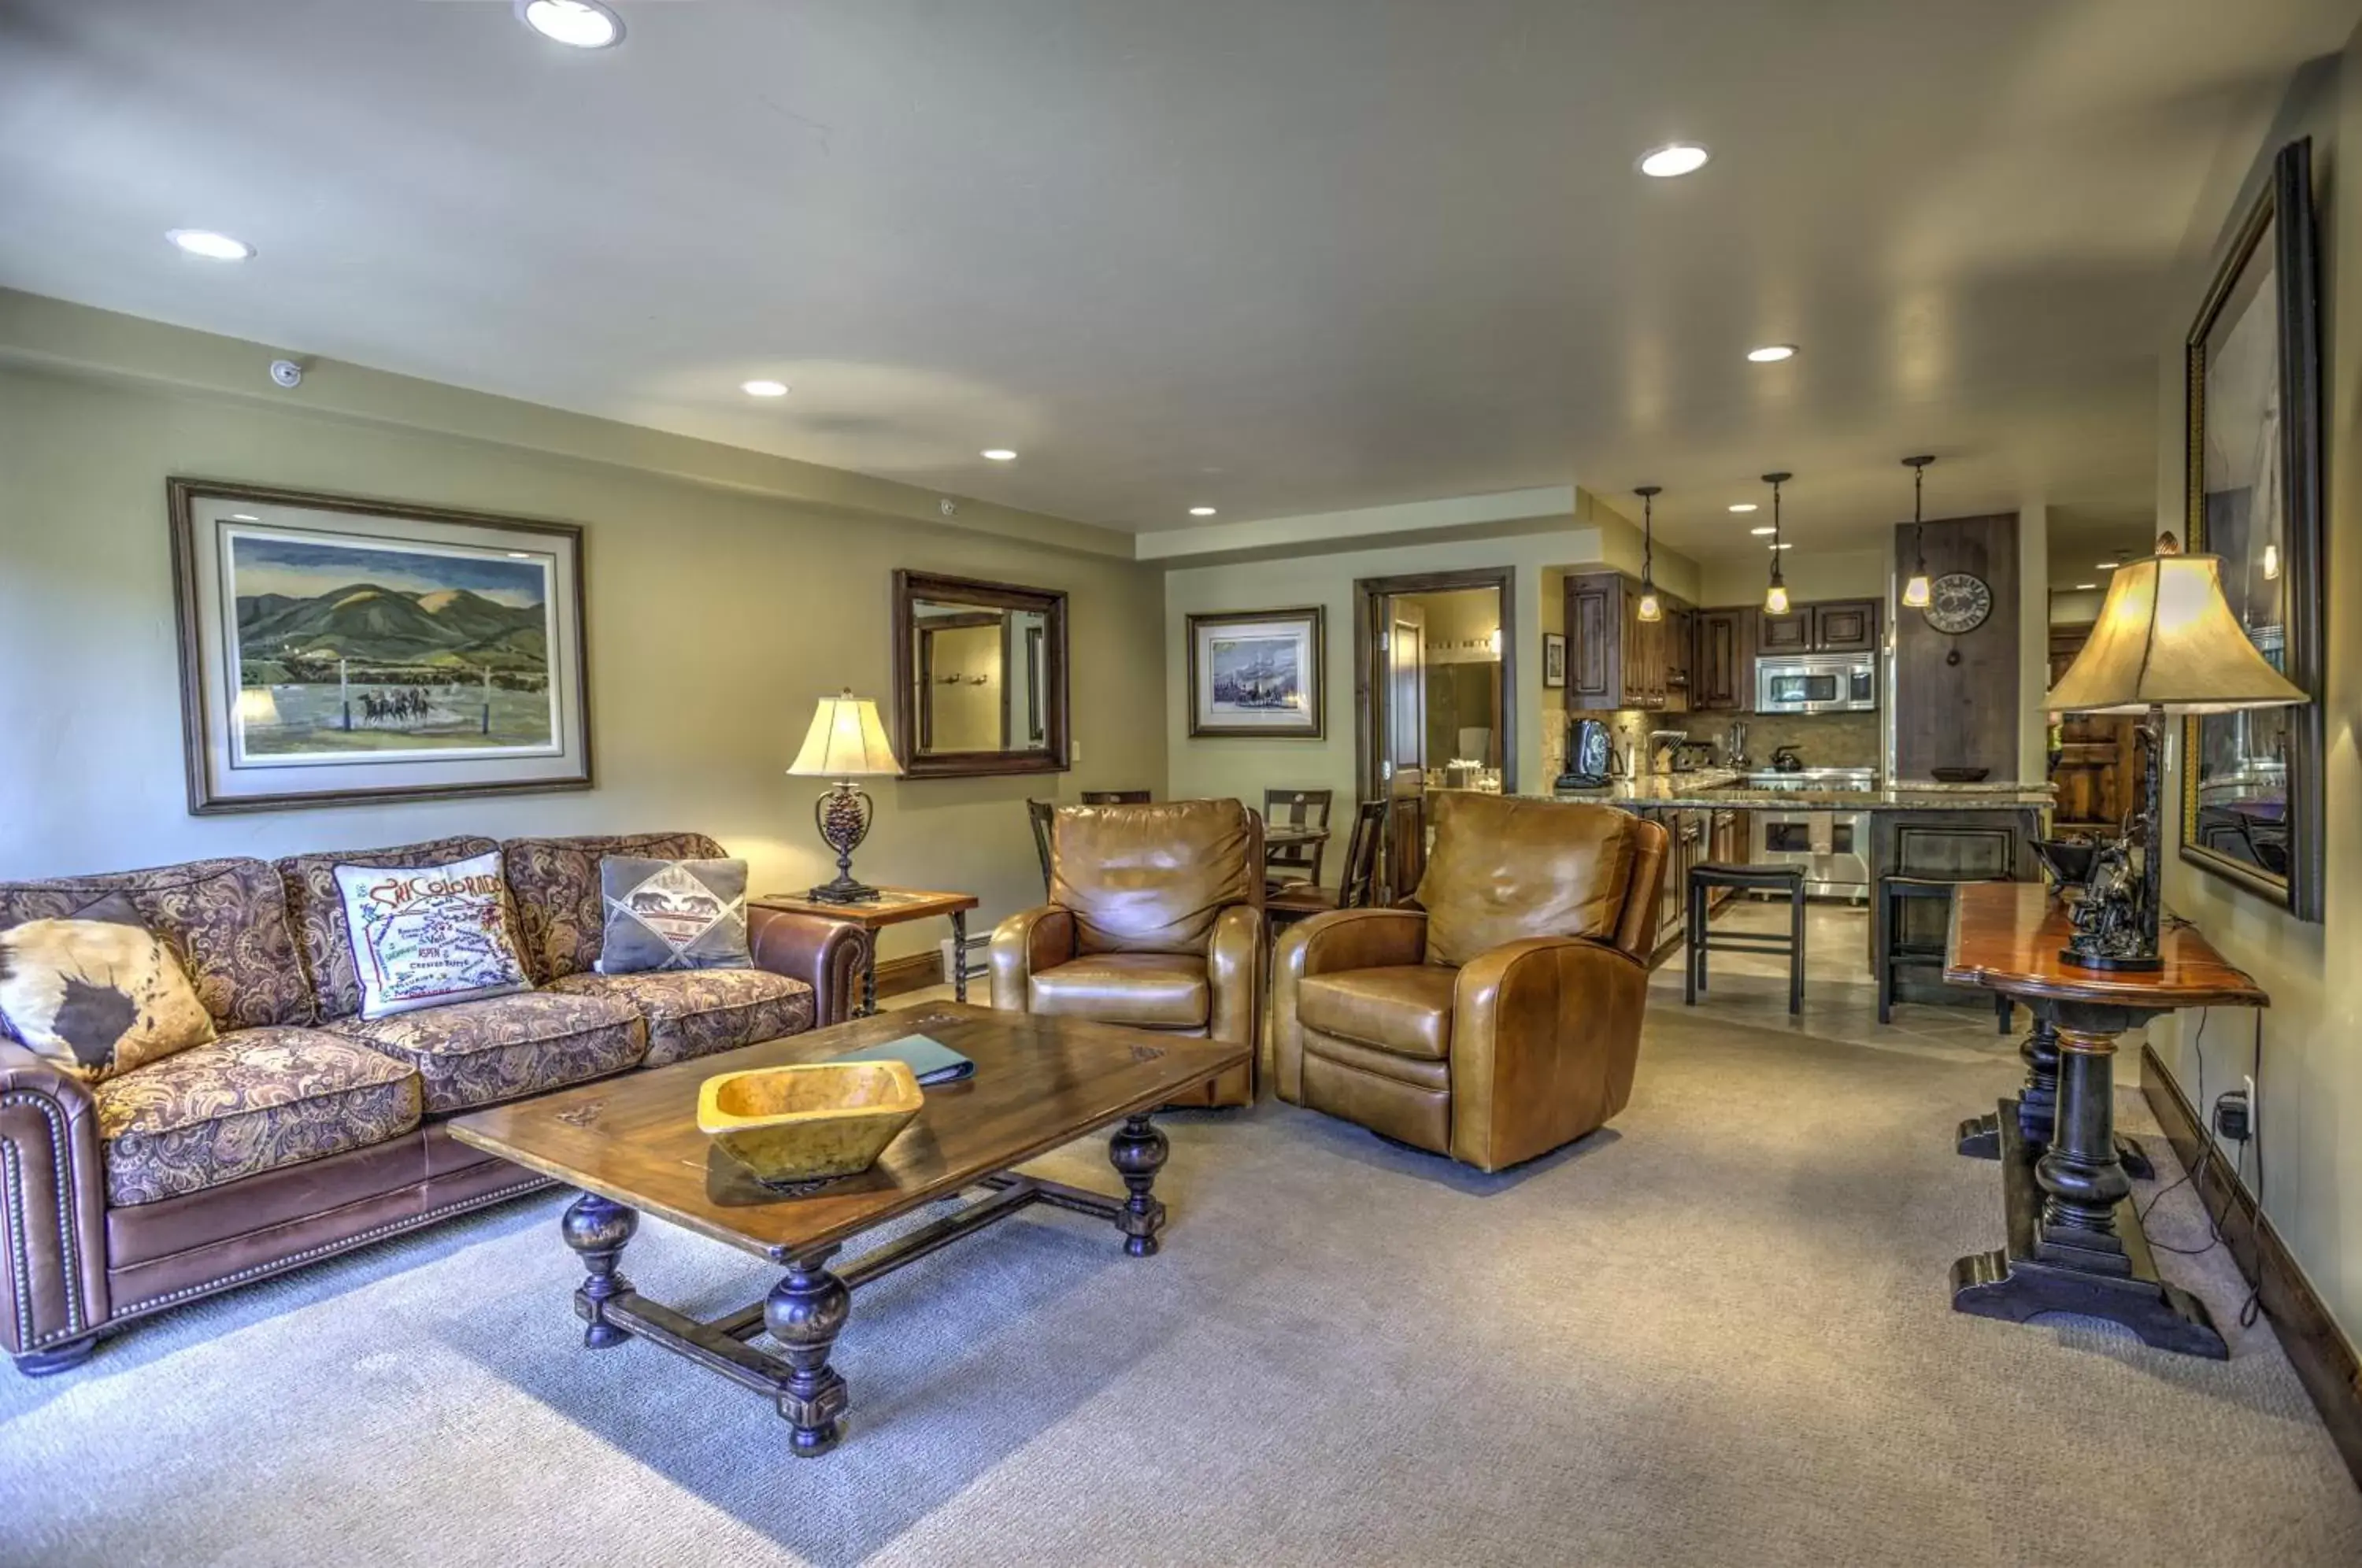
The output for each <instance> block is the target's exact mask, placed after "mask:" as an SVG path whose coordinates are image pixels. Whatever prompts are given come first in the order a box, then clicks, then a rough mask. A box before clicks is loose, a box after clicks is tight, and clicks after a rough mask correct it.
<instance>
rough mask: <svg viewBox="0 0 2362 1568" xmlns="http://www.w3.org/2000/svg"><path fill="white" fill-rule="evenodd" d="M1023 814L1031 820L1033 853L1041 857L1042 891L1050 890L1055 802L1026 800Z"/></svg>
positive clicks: (1056, 812)
mask: <svg viewBox="0 0 2362 1568" xmlns="http://www.w3.org/2000/svg"><path fill="white" fill-rule="evenodd" d="M1025 814H1026V815H1027V816H1029V817H1031V818H1032V819H1033V853H1034V854H1036V855H1038V856H1041V857H1042V890H1043V892H1044V893H1047V892H1048V891H1049V890H1050V823H1051V822H1052V820H1053V819H1054V818H1055V817H1056V816H1057V814H1058V802H1057V801H1035V800H1030V799H1029V800H1028V801H1026V802H1025Z"/></svg>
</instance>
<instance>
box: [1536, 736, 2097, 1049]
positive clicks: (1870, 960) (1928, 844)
mask: <svg viewBox="0 0 2362 1568" xmlns="http://www.w3.org/2000/svg"><path fill="white" fill-rule="evenodd" d="M1751 778H1752V779H1753V780H1754V781H1750V776H1749V775H1746V774H1741V773H1738V772H1735V771H1732V770H1729V769H1724V768H1709V769H1702V770H1698V771H1694V772H1689V773H1672V774H1653V775H1643V776H1641V777H1639V778H1617V779H1614V780H1611V781H1610V782H1609V783H1608V784H1607V785H1606V787H1604V788H1601V789H1597V790H1554V791H1551V792H1549V793H1547V794H1544V793H1540V792H1537V793H1536V794H1535V795H1534V797H1533V798H1535V799H1537V800H1556V801H1599V802H1601V803H1602V804H1605V805H1611V806H1621V807H1623V808H1624V809H1625V810H1627V811H1630V812H1638V813H1639V814H1640V815H1642V816H1647V817H1651V818H1654V819H1656V820H1657V821H1659V822H1661V823H1664V824H1665V828H1666V831H1667V832H1668V833H1669V834H1672V857H1671V858H1670V860H1669V861H1668V862H1667V865H1666V867H1665V892H1664V906H1663V914H1662V918H1661V922H1660V927H1659V933H1658V943H1657V951H1656V955H1655V962H1657V963H1663V962H1664V961H1665V959H1667V958H1668V957H1670V956H1672V954H1673V953H1674V952H1675V951H1676V950H1678V949H1679V948H1680V946H1681V944H1682V908H1683V889H1685V888H1686V887H1687V885H1688V881H1689V870H1690V867H1693V866H1696V865H1700V864H1702V863H1704V862H1706V861H1723V862H1727V861H1740V862H1747V861H1752V860H1766V861H1776V860H1783V859H1790V860H1797V861H1806V860H1809V861H1810V862H1814V863H1828V864H1835V863H1841V862H1852V863H1854V864H1856V865H1858V866H1859V867H1860V870H1859V871H1858V872H1849V873H1848V874H1847V878H1846V879H1845V880H1843V881H1835V880H1831V879H1830V878H1831V876H1832V875H1834V874H1831V873H1828V872H1827V871H1826V867H1825V866H1824V867H1823V868H1821V869H1815V870H1812V871H1810V872H1809V873H1808V876H1809V878H1810V885H1811V886H1812V887H1813V888H1814V889H1816V890H1820V891H1823V892H1824V893H1825V894H1827V892H1829V891H1831V890H1832V889H1845V890H1844V891H1842V892H1838V894H1837V896H1841V897H1849V898H1855V899H1858V900H1861V901H1864V902H1867V901H1868V900H1871V898H1873V897H1874V896H1875V894H1876V890H1877V888H1878V881H1879V878H1882V877H1885V876H1889V875H1893V876H1902V877H1914V878H1926V879H1927V880H1930V881H1947V882H1971V881H2033V880H2035V879H2036V878H2037V877H2038V875H2039V872H2038V869H2037V866H2036V859H2035V855H2034V845H2035V841H2036V840H2037V839H2039V838H2040V837H2041V836H2042V834H2043V826H2044V823H2043V813H2044V812H2047V811H2048V810H2049V809H2050V805H2051V800H2052V791H2051V788H2050V786H2049V785H2047V784H2024V783H2016V782H2008V781H1993V782H1987V783H1980V784H1938V783H1933V782H1918V781H1906V782H1904V783H1899V784H1889V785H1879V786H1876V787H1873V788H1869V789H1860V788H1846V787H1837V786H1831V785H1828V784H1826V783H1824V782H1822V781H1819V780H1815V779H1811V778H1804V779H1800V780H1799V781H1798V782H1796V783H1794V784H1788V783H1784V782H1783V783H1776V784H1773V783H1764V782H1760V779H1761V778H1762V776H1761V775H1760V774H1758V775H1754V776H1751ZM1754 816H1760V817H1762V819H1763V821H1762V823H1757V824H1755V827H1756V831H1748V830H1747V828H1748V824H1749V820H1750V818H1751V817H1754ZM1783 818H1784V819H1788V820H1787V821H1784V822H1783V821H1782V819H1783ZM1767 834H1769V835H1772V836H1771V843H1773V844H1774V845H1779V844H1781V843H1784V842H1786V840H1784V839H1783V838H1781V837H1779V836H1777V835H1778V834H1792V835H1794V838H1795V839H1796V841H1797V842H1799V843H1801V844H1805V845H1809V848H1800V849H1797V850H1795V851H1794V852H1793V853H1783V852H1780V851H1778V850H1777V849H1775V850H1774V851H1773V852H1772V853H1770V854H1766V853H1765V852H1764V851H1763V850H1762V849H1761V848H1760V847H1759V846H1760V845H1763V844H1764V843H1765V842H1766V839H1767ZM1865 841H1866V842H1865ZM1852 889H1859V891H1858V892H1857V891H1853V890H1852ZM1943 916H1944V911H1943V908H1942V905H1941V903H1940V902H1939V901H1938V902H1931V901H1926V900H1921V901H1917V902H1915V903H1914V902H1905V903H1904V907H1903V908H1902V909H1901V910H1900V911H1898V916H1897V918H1898V921H1899V922H1900V923H1899V928H1898V929H1897V930H1896V932H1895V933H1894V940H1895V941H1897V942H1898V943H1903V944H1910V945H1912V946H1933V947H1940V946H1941V945H1942V944H1943V941H1944V920H1943ZM1873 923H1874V922H1873ZM1874 945H1875V944H1874V939H1873V938H1872V936H1871V933H1869V932H1867V931H1866V932H1865V933H1864V938H1863V944H1862V953H1863V960H1864V962H1865V964H1866V965H1868V966H1871V968H1872V969H1873V970H1874V969H1875V966H1876V963H1877V955H1876V953H1875V951H1874ZM1897 995H1898V996H1899V997H1900V998H1901V999H1904V1000H1908V1001H1929V1002H1937V1003H1957V1004H1974V1003H1976V1002H1977V1001H1978V999H1977V997H1976V996H1975V995H1974V994H1973V993H1967V992H1963V991H1961V990H1960V989H1959V988H1952V987H1947V986H1945V985H1944V984H1943V983H1942V981H1941V980H1939V979H1937V977H1934V976H1933V975H1932V974H1927V973H1919V974H1914V973H1910V972H1908V971H1906V972H1905V973H1904V975H1903V976H1902V977H1901V978H1900V980H1899V981H1898V988H1897Z"/></svg>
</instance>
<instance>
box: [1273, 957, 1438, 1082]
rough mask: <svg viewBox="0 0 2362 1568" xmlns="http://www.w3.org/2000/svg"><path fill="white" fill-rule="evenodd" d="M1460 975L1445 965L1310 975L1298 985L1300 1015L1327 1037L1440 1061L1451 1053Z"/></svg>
mask: <svg viewBox="0 0 2362 1568" xmlns="http://www.w3.org/2000/svg"><path fill="white" fill-rule="evenodd" d="M1456 975H1457V971H1455V970H1452V969H1448V968H1446V967H1444V966H1442V965H1440V964H1396V965H1389V966H1386V967H1385V968H1381V969H1344V970H1340V971H1338V972H1336V973H1334V974H1328V975H1308V976H1307V977H1304V979H1303V980H1301V981H1300V982H1299V983H1298V985H1297V1000H1296V1012H1297V1017H1298V1018H1300V1019H1301V1020H1303V1021H1304V1024H1305V1027H1307V1028H1308V1029H1317V1030H1319V1032H1321V1033H1323V1034H1333V1035H1336V1036H1338V1037H1340V1038H1341V1039H1345V1040H1352V1041H1356V1042H1358V1043H1362V1044H1364V1045H1375V1046H1378V1047H1379V1048H1381V1049H1383V1050H1386V1051H1391V1052H1393V1053H1395V1054H1396V1055H1401V1056H1415V1057H1418V1058H1419V1059H1420V1060H1422V1061H1429V1062H1440V1061H1443V1060H1445V1059H1446V1058H1447V1057H1449V1056H1450V1055H1451V1006H1452V981H1453V979H1454V978H1455V977H1456Z"/></svg>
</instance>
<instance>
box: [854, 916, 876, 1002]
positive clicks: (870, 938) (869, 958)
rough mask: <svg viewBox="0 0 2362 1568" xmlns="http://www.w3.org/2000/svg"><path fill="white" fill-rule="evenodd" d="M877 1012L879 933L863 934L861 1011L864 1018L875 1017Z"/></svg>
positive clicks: (867, 932)
mask: <svg viewBox="0 0 2362 1568" xmlns="http://www.w3.org/2000/svg"><path fill="white" fill-rule="evenodd" d="M876 1013H877V933H876V932H874V931H865V932H863V933H861V1011H860V1013H859V1014H858V1016H860V1017H862V1018H869V1017H873V1016H874V1015H875V1014H876Z"/></svg>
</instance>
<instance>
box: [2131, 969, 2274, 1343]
mask: <svg viewBox="0 0 2362 1568" xmlns="http://www.w3.org/2000/svg"><path fill="white" fill-rule="evenodd" d="M2212 1018H2213V1010H2212V1009H2211V1008H2210V1009H2204V1010H2201V1011H2200V1012H2199V1015H2198V1032H2197V1034H2196V1035H2194V1036H2193V1037H2192V1038H2191V1053H2192V1054H2193V1055H2196V1056H2197V1058H2198V1103H2199V1104H2201V1105H2204V1104H2205V1103H2206V1025H2207V1023H2208V1021H2210V1020H2211V1019H2212ZM2253 1060H2254V1063H2255V1073H2254V1077H2255V1079H2256V1085H2257V1094H2259V1095H2260V1094H2261V1093H2262V1092H2263V1067H2264V1016H2263V1014H2262V1012H2261V1011H2258V1012H2257V1014H2256V1036H2255V1053H2254V1057H2253ZM2234 1092H2235V1091H2234V1090H2231V1089H2224V1091H2223V1092H2222V1093H2221V1094H2219V1095H2217V1096H2216V1097H2215V1100H2216V1103H2217V1105H2219V1104H2220V1103H2221V1102H2222V1101H2223V1100H2225V1099H2229V1098H2230V1097H2231V1095H2232V1094H2233V1093H2234ZM2250 1125H2251V1126H2253V1127H2254V1128H2255V1129H2256V1132H2255V1133H2254V1138H2253V1141H2254V1143H2255V1145H2256V1188H2255V1190H2256V1209H2257V1213H2258V1214H2260V1213H2261V1212H2262V1210H2263V1203H2264V1142H2263V1134H2262V1128H2261V1122H2260V1120H2259V1119H2258V1120H2257V1121H2252V1122H2251V1123H2250ZM2199 1135H2200V1138H2201V1140H2202V1143H2201V1148H2200V1157H2199V1158H2198V1159H2196V1160H2194V1161H2192V1162H2191V1164H2190V1165H2188V1166H2187V1167H2186V1168H2185V1169H2184V1170H2183V1171H2182V1173H2181V1175H2180V1176H2178V1177H2176V1178H2175V1179H2174V1180H2173V1181H2171V1182H2169V1183H2168V1184H2167V1185H2166V1186H2164V1187H2159V1188H2158V1190H2157V1191H2156V1192H2154V1193H2152V1194H2151V1195H2150V1196H2149V1200H2148V1203H2147V1206H2145V1207H2144V1208H2142V1209H2140V1210H2139V1215H2140V1221H2141V1229H2142V1231H2145V1232H2146V1231H2147V1230H2148V1217H2149V1215H2150V1214H2151V1213H2152V1212H2154V1211H2155V1210H2156V1209H2157V1206H2158V1204H2159V1203H2161V1202H2163V1201H2164V1199H2165V1197H2166V1195H2167V1194H2168V1193H2169V1192H2171V1191H2173V1190H2174V1188H2176V1187H2180V1186H2181V1185H2182V1184H2183V1183H2185V1182H2186V1183H2188V1184H2189V1185H2190V1188H2191V1191H2192V1192H2194V1193H2195V1194H2197V1197H2198V1210H2199V1212H2200V1213H2202V1214H2203V1215H2205V1216H2206V1244H2205V1245H2204V1246H2202V1247H2177V1246H2175V1245H2173V1244H2172V1243H2171V1242H2163V1241H2160V1240H2158V1238H2157V1237H2156V1236H2155V1235H2154V1234H2151V1235H2150V1236H2149V1245H2150V1246H2151V1247H2152V1248H2154V1249H2156V1250H2157V1251H2158V1252H2165V1253H2173V1254H2175V1255H2176V1256H2178V1257H2185V1258H2196V1257H2203V1256H2205V1255H2206V1254H2207V1253H2211V1252H2213V1250H2214V1249H2215V1248H2216V1247H2222V1246H2227V1244H2228V1243H2227V1242H2226V1240H2225V1238H2224V1234H2223V1220H2224V1219H2226V1218H2228V1217H2229V1215H2230V1212H2231V1206H2232V1204H2234V1203H2235V1202H2236V1201H2237V1200H2238V1193H2237V1186H2238V1184H2239V1183H2241V1182H2244V1181H2245V1180H2246V1172H2247V1143H2246V1141H2245V1140H2243V1141H2241V1143H2240V1144H2239V1149H2238V1153H2237V1154H2235V1156H2234V1158H2233V1162H2232V1166H2231V1180H2232V1183H2233V1190H2231V1191H2229V1192H2225V1193H2224V1195H2223V1208H2222V1211H2221V1213H2219V1214H2218V1213H2217V1212H2216V1211H2215V1209H2214V1206H2213V1204H2212V1203H2210V1202H2208V1201H2207V1198H2206V1165H2207V1161H2206V1159H2205V1154H2206V1152H2207V1150H2208V1148H2209V1147H2210V1146H2211V1143H2212V1139H2211V1136H2210V1135H2209V1134H2208V1132H2207V1130H2206V1128H2205V1127H2203V1126H2202V1127H2200V1129H2199ZM2231 1261H2232V1264H2233V1266H2235V1267H2236V1266H2237V1265H2238V1255H2237V1254H2236V1253H2233V1254H2232V1260H2231ZM2240 1276H2241V1277H2242V1278H2243V1279H2244V1278H2245V1277H2246V1270H2245V1269H2244V1268H2243V1269H2240ZM2263 1304H2264V1290H2263V1284H2262V1269H2261V1267H2260V1266H2258V1268H2257V1282H2256V1283H2255V1284H2253V1285H2250V1286H2248V1287H2247V1295H2246V1299H2245V1300H2243V1301H2241V1302H2240V1303H2239V1326H2240V1327H2241V1328H2243V1329H2252V1328H2254V1327H2255V1326H2256V1320H2257V1319H2258V1318H2260V1317H2261V1316H2262V1315H2263Z"/></svg>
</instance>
